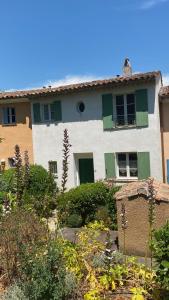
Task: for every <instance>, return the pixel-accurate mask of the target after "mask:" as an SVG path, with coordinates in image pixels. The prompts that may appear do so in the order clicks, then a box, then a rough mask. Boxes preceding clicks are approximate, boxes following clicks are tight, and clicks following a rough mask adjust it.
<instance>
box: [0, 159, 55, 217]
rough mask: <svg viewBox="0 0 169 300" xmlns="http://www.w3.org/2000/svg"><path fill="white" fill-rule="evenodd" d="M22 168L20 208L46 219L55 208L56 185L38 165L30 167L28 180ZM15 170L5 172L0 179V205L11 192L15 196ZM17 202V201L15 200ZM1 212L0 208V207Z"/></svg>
mask: <svg viewBox="0 0 169 300" xmlns="http://www.w3.org/2000/svg"><path fill="white" fill-rule="evenodd" d="M24 169H25V170H26V171H27V168H25V167H23V172H22V173H23V193H22V206H24V207H27V208H28V209H29V210H31V209H33V210H35V211H36V213H37V214H38V215H39V216H42V217H48V216H49V215H50V214H51V212H52V210H53V209H55V208H56V200H55V198H56V191H57V187H56V183H55V180H54V177H53V176H52V174H50V173H48V172H47V171H46V169H44V168H43V167H42V166H39V165H31V166H30V171H29V176H28V175H27V177H28V178H26V176H25V172H24ZM27 173H28V172H27ZM16 181H17V180H16V172H15V168H12V169H8V170H6V171H5V172H4V173H3V175H2V176H1V177H0V190H1V194H0V205H2V203H3V200H4V198H5V197H6V195H7V194H8V193H9V192H11V193H13V194H14V195H16V196H17V193H16V191H17V188H16V186H17V184H16ZM24 183H25V185H24ZM16 201H17V199H16ZM0 210H1V206H0Z"/></svg>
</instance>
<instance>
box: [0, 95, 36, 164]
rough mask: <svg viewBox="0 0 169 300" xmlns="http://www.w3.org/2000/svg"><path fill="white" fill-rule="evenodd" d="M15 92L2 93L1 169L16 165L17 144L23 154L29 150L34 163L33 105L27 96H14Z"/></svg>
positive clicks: (0, 126)
mask: <svg viewBox="0 0 169 300" xmlns="http://www.w3.org/2000/svg"><path fill="white" fill-rule="evenodd" d="M15 94H16V93H13V94H12V93H1V94H0V138H2V142H1V143H0V164H1V169H2V168H4V167H5V169H8V168H10V167H12V166H14V159H13V157H14V147H15V145H16V144H18V145H19V146H20V150H21V153H22V156H23V153H24V151H26V150H27V151H28V153H29V160H30V163H33V148H32V122H31V105H30V102H29V100H28V99H26V98H23V99H22V98H18V99H17V97H16V98H14V96H15ZM10 96H11V98H10Z"/></svg>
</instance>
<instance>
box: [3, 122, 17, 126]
mask: <svg viewBox="0 0 169 300" xmlns="http://www.w3.org/2000/svg"><path fill="white" fill-rule="evenodd" d="M2 126H3V127H6V126H7V127H8V126H17V123H9V124H2Z"/></svg>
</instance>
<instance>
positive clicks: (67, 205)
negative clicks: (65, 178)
mask: <svg viewBox="0 0 169 300" xmlns="http://www.w3.org/2000/svg"><path fill="white" fill-rule="evenodd" d="M117 189H118V188H112V189H109V188H108V187H107V186H106V185H105V184H104V183H103V182H96V183H87V184H82V185H80V186H78V187H76V188H73V189H71V190H69V191H68V192H66V193H64V194H61V195H59V196H58V198H57V203H58V210H59V216H60V220H61V222H62V223H63V224H66V225H69V226H71V227H73V226H72V223H73V224H74V221H75V223H76V221H77V220H79V226H80V225H84V224H87V223H89V222H90V221H92V220H94V219H97V220H99V221H106V225H109V226H110V224H111V226H112V227H113V229H114V228H115V227H116V203H115V199H114V198H113V194H114V193H115V192H116V191H117ZM75 216H77V217H75ZM78 216H79V217H78ZM72 219H73V222H72ZM70 220H71V221H70ZM80 220H81V222H80ZM77 223H78V222H77ZM77 223H76V224H77ZM112 223H113V224H112ZM76 226H77V225H76Z"/></svg>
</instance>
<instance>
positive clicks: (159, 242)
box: [152, 222, 169, 290]
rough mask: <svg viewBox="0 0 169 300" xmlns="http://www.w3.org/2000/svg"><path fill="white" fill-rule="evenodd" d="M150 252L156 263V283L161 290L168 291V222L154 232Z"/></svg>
mask: <svg viewBox="0 0 169 300" xmlns="http://www.w3.org/2000/svg"><path fill="white" fill-rule="evenodd" d="M152 251H153V256H154V258H155V259H156V262H157V272H156V274H157V278H156V279H157V282H158V283H159V285H160V287H161V288H163V289H166V290H169V222H167V223H166V225H165V226H164V227H162V228H160V229H159V230H157V231H155V232H154V234H153V240H152Z"/></svg>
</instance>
